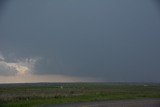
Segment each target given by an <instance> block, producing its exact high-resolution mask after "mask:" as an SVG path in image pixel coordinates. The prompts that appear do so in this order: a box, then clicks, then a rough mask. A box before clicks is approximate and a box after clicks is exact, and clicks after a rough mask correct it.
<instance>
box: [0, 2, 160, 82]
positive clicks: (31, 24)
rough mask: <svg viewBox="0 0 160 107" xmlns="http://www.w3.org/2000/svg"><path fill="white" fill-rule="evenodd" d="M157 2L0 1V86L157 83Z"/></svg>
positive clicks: (159, 9) (159, 12)
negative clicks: (89, 82) (62, 83)
mask: <svg viewBox="0 0 160 107" xmlns="http://www.w3.org/2000/svg"><path fill="white" fill-rule="evenodd" d="M159 77H160V7H159V2H158V1H157V0H1V1H0V82H1V83H3V82H47V81H49V82H57V81H58V82H59V81H60V82H66V81H69V82H74V81H76V82H77V81H105V82H107V81H109V82H112V81H113V82H114V81H120V82H160V78H159Z"/></svg>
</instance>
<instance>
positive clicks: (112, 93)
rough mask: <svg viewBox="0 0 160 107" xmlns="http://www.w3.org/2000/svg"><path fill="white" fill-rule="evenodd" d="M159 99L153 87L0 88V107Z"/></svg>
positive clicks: (37, 85) (36, 85)
mask: <svg viewBox="0 0 160 107" xmlns="http://www.w3.org/2000/svg"><path fill="white" fill-rule="evenodd" d="M144 98H160V84H152V83H141V84H140V83H32V84H1V85H0V107H36V106H39V105H50V104H52V105H54V104H64V103H71V102H90V101H104V100H123V99H144Z"/></svg>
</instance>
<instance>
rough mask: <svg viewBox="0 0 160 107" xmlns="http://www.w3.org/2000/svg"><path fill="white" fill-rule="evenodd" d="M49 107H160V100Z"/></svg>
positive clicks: (55, 106)
mask: <svg viewBox="0 0 160 107" xmlns="http://www.w3.org/2000/svg"><path fill="white" fill-rule="evenodd" d="M47 107H160V99H145V100H125V101H124V100H122V101H101V102H89V103H73V104H64V105H54V106H47Z"/></svg>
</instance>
